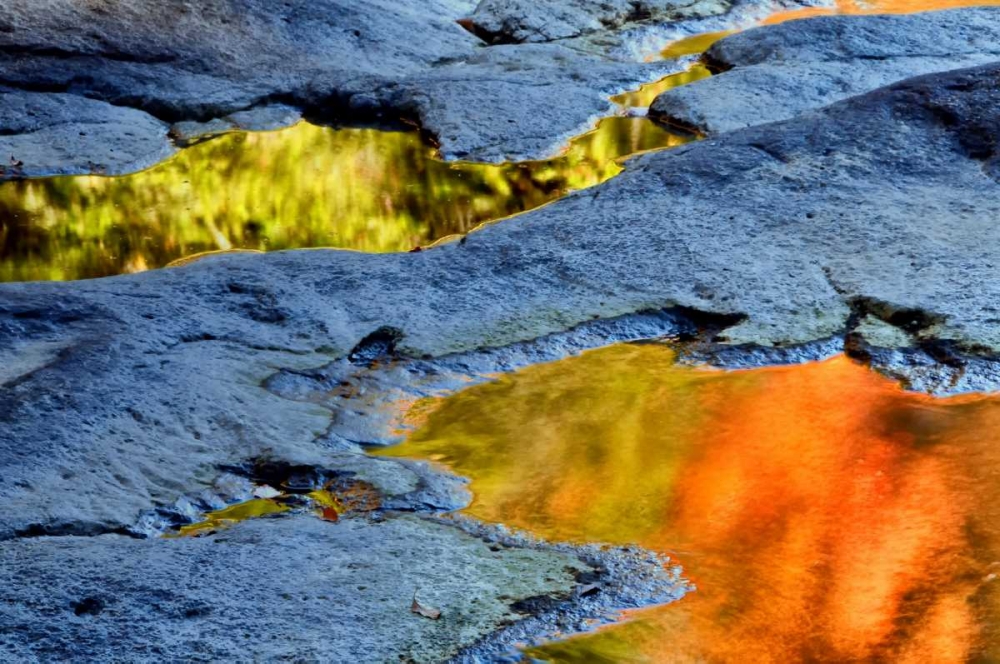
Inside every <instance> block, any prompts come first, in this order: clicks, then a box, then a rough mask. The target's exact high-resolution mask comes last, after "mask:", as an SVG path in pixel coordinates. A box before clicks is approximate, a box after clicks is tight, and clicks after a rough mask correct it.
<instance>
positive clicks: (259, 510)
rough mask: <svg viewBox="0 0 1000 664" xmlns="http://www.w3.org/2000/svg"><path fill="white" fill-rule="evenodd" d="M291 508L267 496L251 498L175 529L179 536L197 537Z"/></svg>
mask: <svg viewBox="0 0 1000 664" xmlns="http://www.w3.org/2000/svg"><path fill="white" fill-rule="evenodd" d="M289 509H291V508H290V507H289V506H288V505H285V504H283V503H279V502H277V501H274V500H270V499H268V498H253V499H251V500H247V501H245V502H242V503H236V504H235V505H229V506H228V507H224V508H222V509H221V510H215V511H214V512H209V513H208V514H206V515H205V518H204V520H202V521H199V522H197V523H192V524H188V525H186V526H181V527H180V529H179V530H178V531H177V536H180V537H199V536H201V535H207V534H209V533H213V532H215V531H217V530H222V529H224V528H228V527H229V526H232V525H233V524H236V523H239V522H240V521H246V520H247V519H256V518H258V517H262V516H269V515H271V514H281V513H282V512H287V511H288V510H289Z"/></svg>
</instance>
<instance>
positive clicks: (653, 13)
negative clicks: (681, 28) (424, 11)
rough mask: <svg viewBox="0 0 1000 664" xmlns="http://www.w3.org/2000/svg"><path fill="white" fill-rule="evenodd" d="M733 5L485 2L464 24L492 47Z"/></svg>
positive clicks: (642, 0)
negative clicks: (493, 45)
mask: <svg viewBox="0 0 1000 664" xmlns="http://www.w3.org/2000/svg"><path fill="white" fill-rule="evenodd" d="M732 4H733V3H732V2H729V1H728V0H482V2H480V3H479V5H478V6H477V7H476V10H475V11H474V12H473V13H472V14H471V15H469V16H468V17H467V18H466V19H464V21H463V22H464V23H465V24H466V25H467V26H468V27H469V28H470V29H471V30H472V31H473V32H474V33H475V34H477V35H479V36H480V37H481V38H482V39H483V40H484V41H485V42H486V43H488V44H514V43H524V42H549V41H556V40H559V39H571V38H574V37H581V36H583V35H587V34H591V33H595V32H603V31H607V30H609V29H613V28H621V27H624V26H628V25H630V24H634V23H641V22H665V21H677V20H681V19H687V18H703V17H706V16H714V15H717V14H723V13H725V12H726V11H728V10H729V9H730V8H731V7H732Z"/></svg>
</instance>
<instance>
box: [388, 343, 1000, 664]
mask: <svg viewBox="0 0 1000 664" xmlns="http://www.w3.org/2000/svg"><path fill="white" fill-rule="evenodd" d="M425 416H426V419H425V421H424V423H423V425H422V426H421V427H420V428H419V429H418V430H417V431H416V432H415V433H414V434H413V435H412V436H411V437H410V438H409V440H408V441H407V442H406V443H404V444H403V445H401V446H399V447H397V448H395V449H393V450H391V451H390V452H389V453H390V454H393V455H405V456H414V457H422V458H434V459H435V460H438V461H440V462H442V463H444V464H446V465H448V466H450V467H452V468H454V469H455V470H456V471H457V472H458V473H460V474H462V475H465V476H468V477H470V478H471V479H472V490H473V492H474V493H475V495H476V498H475V500H474V502H473V504H472V506H471V507H470V508H469V510H468V511H469V512H470V513H471V514H473V515H475V516H477V517H479V518H482V519H485V520H488V521H495V522H504V523H508V524H511V525H513V526H516V527H519V528H524V529H527V530H530V531H532V532H534V533H537V534H539V535H541V536H543V537H546V538H550V539H555V540H573V541H604V542H610V543H618V544H625V543H638V544H641V545H642V546H645V547H649V548H652V549H655V550H657V551H660V552H664V553H667V554H669V555H670V556H671V557H672V558H674V559H675V560H676V561H678V562H679V563H680V564H681V565H682V567H683V568H684V570H685V575H686V576H687V578H689V579H690V580H692V581H693V582H694V584H695V585H696V586H697V590H696V591H695V592H692V593H690V594H689V595H687V596H686V597H685V598H684V599H682V600H681V601H680V602H677V603H675V604H671V605H667V606H664V607H658V608H655V609H651V610H646V611H641V612H637V613H635V614H634V615H633V616H632V618H633V620H632V621H630V622H627V623H625V624H621V625H616V626H613V627H610V628H607V629H603V630H601V631H599V632H597V633H596V634H592V635H587V636H583V637H578V638H573V639H570V640H568V641H565V642H562V643H556V644H551V645H549V646H546V647H543V648H537V649H534V650H531V651H530V652H529V653H528V654H529V655H530V656H531V657H536V658H539V659H544V660H548V661H553V662H602V661H606V662H694V661H708V662H787V661H838V662H839V661H873V660H874V661H880V660H882V661H899V662H964V661H971V660H977V661H997V660H998V659H1000V636H998V632H997V628H996V625H997V621H998V619H1000V594H998V592H997V588H998V586H997V581H996V580H995V579H996V574H997V573H1000V398H964V399H950V400H939V399H934V398H930V397H927V396H922V395H915V394H909V393H905V392H903V391H901V390H900V389H899V388H898V387H897V386H896V385H895V384H894V383H892V382H890V381H888V380H886V379H884V378H882V377H880V376H878V375H876V374H874V373H872V372H870V371H868V370H866V369H864V368H862V367H859V366H857V365H855V364H853V363H851V362H850V361H848V360H847V359H845V358H842V357H841V358H836V359H833V360H829V361H826V362H821V363H814V364H807V365H801V366H793V367H780V368H768V369H761V370H751V371H740V372H723V371H715V370H707V369H696V368H690V367H683V366H677V365H676V364H675V363H674V357H673V353H672V351H671V350H670V349H669V348H667V347H664V346H656V345H642V346H617V347H612V348H608V349H604V350H600V351H595V352H590V353H585V354H584V355H582V356H580V357H576V358H571V359H567V360H563V361H561V362H556V363H552V364H548V365H540V366H535V367H531V368H528V369H525V370H523V371H521V372H518V373H516V374H513V375H509V376H503V377H501V378H499V379H498V380H497V381H496V382H493V383H489V384H483V385H479V386H475V387H472V388H470V389H468V390H465V391H463V392H460V393H458V394H456V395H454V396H452V397H450V398H448V399H446V400H444V401H443V402H442V403H441V404H440V406H439V408H438V409H437V410H436V411H433V412H431V413H430V414H429V415H426V413H425Z"/></svg>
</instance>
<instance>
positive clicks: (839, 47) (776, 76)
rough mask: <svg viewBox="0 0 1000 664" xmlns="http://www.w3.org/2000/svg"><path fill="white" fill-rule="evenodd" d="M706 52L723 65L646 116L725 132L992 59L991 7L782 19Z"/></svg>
mask: <svg viewBox="0 0 1000 664" xmlns="http://www.w3.org/2000/svg"><path fill="white" fill-rule="evenodd" d="M706 56H707V58H708V59H709V60H710V61H711V62H712V63H714V64H715V65H716V66H718V67H721V68H724V69H726V71H724V72H723V73H721V74H719V75H717V76H714V77H712V78H710V79H705V80H702V81H698V82H697V83H695V84H693V85H688V86H684V87H681V88H676V89H674V90H670V91H667V92H665V93H663V94H662V95H660V96H659V97H658V98H657V99H656V101H655V102H654V103H653V105H652V106H651V108H650V116H651V117H653V118H656V119H660V120H662V121H664V122H667V123H671V122H673V123H680V124H683V125H686V126H689V127H695V128H697V129H700V130H702V131H705V132H709V133H719V132H724V131H732V130H734V129H740V128H742V127H749V126H753V125H759V124H764V123H767V122H775V121H779V120H786V119H789V118H792V117H795V116H796V115H798V114H800V113H802V112H804V111H808V110H812V109H816V108H820V107H822V106H826V105H828V104H831V103H833V102H836V101H840V100H842V99H846V98H848V97H851V96H854V95H858V94H862V93H865V92H869V91H871V90H874V89H876V88H881V87H883V86H885V85H889V84H890V83H893V82H896V81H900V80H902V79H905V78H910V77H912V76H917V75H921V74H930V73H933V72H940V71H946V70H949V69H959V68H962V67H970V66H974V65H979V64H985V63H987V62H992V61H994V60H997V59H1000V8H998V7H982V8H974V9H956V10H950V11H940V12H928V13H923V14H910V15H897V16H829V17H821V18H815V19H810V20H806V21H789V22H787V23H782V24H780V25H774V26H766V27H762V28H756V29H752V30H747V31H746V32H742V33H739V34H736V35H733V36H730V37H727V38H725V39H723V40H721V41H719V42H717V43H716V44H715V45H714V46H713V47H712V48H711V49H709V50H708V52H707V54H706Z"/></svg>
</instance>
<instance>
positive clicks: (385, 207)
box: [0, 117, 691, 281]
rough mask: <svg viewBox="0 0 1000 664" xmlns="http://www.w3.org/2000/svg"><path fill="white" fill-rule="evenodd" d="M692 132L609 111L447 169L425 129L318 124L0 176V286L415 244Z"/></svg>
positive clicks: (554, 192) (597, 174)
mask: <svg viewBox="0 0 1000 664" xmlns="http://www.w3.org/2000/svg"><path fill="white" fill-rule="evenodd" d="M688 140H691V137H684V136H680V135H677V134H673V133H670V132H668V131H666V130H664V129H662V128H660V127H658V126H657V125H655V124H654V123H652V122H651V121H649V120H647V119H645V118H625V117H612V118H607V119H605V120H603V121H601V122H600V123H599V125H598V126H597V128H596V129H595V130H593V131H591V132H588V133H586V134H583V135H582V136H579V137H577V138H576V139H574V140H573V141H572V142H571V143H570V145H569V146H568V147H567V149H566V150H565V151H564V153H563V154H561V155H560V156H558V157H556V158H554V159H550V160H546V161H538V162H522V163H505V164H476V163H445V162H443V161H441V160H439V159H437V158H436V156H435V151H434V149H433V148H431V147H429V146H428V145H426V144H425V143H424V142H422V141H421V140H420V137H419V135H418V134H417V133H416V132H387V131H378V130H374V129H330V128H324V127H318V126H315V125H311V124H308V123H300V124H298V125H296V126H295V127H292V128H289V129H284V130H281V131H277V132H265V133H249V134H248V133H240V134H230V135H226V136H222V137H219V138H216V139H213V140H210V141H206V142H204V143H200V144H198V145H195V146H193V147H190V148H187V149H185V150H183V151H182V152H181V153H180V154H178V155H177V156H176V157H174V158H173V159H171V160H169V161H167V162H165V163H162V164H160V165H158V166H156V167H155V168H152V169H150V170H147V171H143V172H140V173H135V174H133V175H128V176H124V177H103V176H96V175H95V176H80V177H58V178H48V179H41V180H28V181H20V182H7V183H3V184H0V281H25V280H47V279H48V280H52V279H55V280H59V279H81V278H90V277H100V276H106V275H111V274H120V273H124V272H135V271H141V270H144V269H151V268H156V267H162V266H164V265H167V264H169V263H171V262H172V261H176V260H178V259H181V258H184V257H187V256H191V255H194V254H200V253H203V252H215V251H230V250H237V249H241V250H258V251H263V250H275V249H291V248H298V247H342V248H349V249H357V250H361V251H377V252H384V251H406V250H409V249H411V248H413V247H414V246H418V245H424V244H428V243H430V242H433V241H434V240H436V239H438V238H441V237H444V236H447V235H450V234H454V233H465V232H467V231H469V230H470V229H472V228H474V227H475V226H477V225H478V224H481V223H483V222H485V221H489V220H494V219H500V218H503V217H506V216H509V215H512V214H516V213H519V212H523V211H525V210H529V209H531V208H535V207H538V206H539V205H542V204H544V203H547V202H549V201H552V200H555V199H556V198H559V197H561V196H564V195H565V194H566V193H567V192H569V191H573V190H576V189H582V188H584V187H590V186H593V185H595V184H597V183H599V182H602V181H604V180H606V179H608V178H610V177H612V176H614V175H615V174H617V173H619V172H620V170H621V167H620V165H619V164H618V160H619V159H621V158H623V157H625V156H627V155H630V154H634V153H636V152H642V151H644V150H651V149H657V148H665V147H671V146H674V145H679V144H681V143H684V142H686V141H688Z"/></svg>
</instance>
